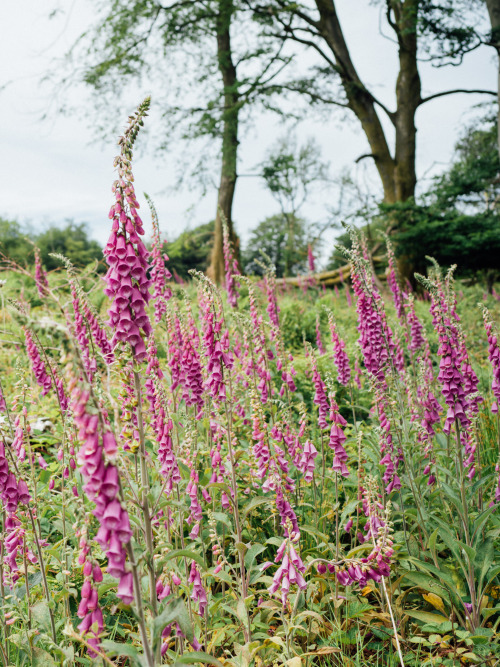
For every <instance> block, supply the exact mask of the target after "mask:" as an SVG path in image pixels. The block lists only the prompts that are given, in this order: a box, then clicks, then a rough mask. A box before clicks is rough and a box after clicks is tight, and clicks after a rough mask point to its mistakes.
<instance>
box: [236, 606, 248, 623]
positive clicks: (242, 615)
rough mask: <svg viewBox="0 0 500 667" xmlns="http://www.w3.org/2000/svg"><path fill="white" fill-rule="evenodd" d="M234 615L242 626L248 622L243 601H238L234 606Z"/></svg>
mask: <svg viewBox="0 0 500 667" xmlns="http://www.w3.org/2000/svg"><path fill="white" fill-rule="evenodd" d="M236 613H237V615H238V618H239V619H240V621H241V622H242V623H243V625H245V624H246V623H247V621H248V616H247V608H246V607H245V603H244V601H243V600H238V604H237V605H236Z"/></svg>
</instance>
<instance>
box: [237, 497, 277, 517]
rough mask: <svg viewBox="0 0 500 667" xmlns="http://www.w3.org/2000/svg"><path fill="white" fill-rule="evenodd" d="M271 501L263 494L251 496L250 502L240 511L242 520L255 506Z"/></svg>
mask: <svg viewBox="0 0 500 667" xmlns="http://www.w3.org/2000/svg"><path fill="white" fill-rule="evenodd" d="M269 502H271V499H270V498H266V497H265V496H258V497H257V498H252V500H250V502H248V503H247V504H246V505H245V506H244V507H243V510H242V512H241V514H242V516H243V520H245V519H246V518H247V516H248V515H249V514H250V512H251V511H252V510H254V509H255V508H256V507H258V506H259V505H265V504H266V503H269Z"/></svg>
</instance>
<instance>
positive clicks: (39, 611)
mask: <svg viewBox="0 0 500 667" xmlns="http://www.w3.org/2000/svg"><path fill="white" fill-rule="evenodd" d="M31 615H32V616H33V620H34V621H35V624H36V625H37V626H38V627H40V628H42V629H43V630H45V632H47V634H50V632H51V628H52V626H51V623H50V613H49V608H48V606H47V602H46V601H45V600H41V601H40V602H37V603H36V604H35V605H33V607H32V608H31Z"/></svg>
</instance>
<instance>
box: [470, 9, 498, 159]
mask: <svg viewBox="0 0 500 667" xmlns="http://www.w3.org/2000/svg"><path fill="white" fill-rule="evenodd" d="M471 2H473V3H474V0H471ZM486 8H487V9H488V17H489V19H490V28H491V32H490V34H489V36H488V37H487V43H488V44H490V46H492V47H493V48H494V49H495V51H496V52H497V68H498V81H499V84H500V0H486ZM497 146H498V151H499V153H500V85H498V86H497Z"/></svg>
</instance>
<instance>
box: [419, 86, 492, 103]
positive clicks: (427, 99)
mask: <svg viewBox="0 0 500 667" xmlns="http://www.w3.org/2000/svg"><path fill="white" fill-rule="evenodd" d="M457 93H464V94H466V95H471V94H474V95H493V96H494V97H496V96H497V93H496V91H494V90H481V89H473V90H467V89H466V88H456V89H454V90H443V91H441V92H440V93H434V94H433V95H429V96H428V97H423V98H422V99H421V100H420V102H419V106H421V105H422V104H425V102H430V101H431V100H435V99H436V98H438V97H444V96H445V95H456V94H457Z"/></svg>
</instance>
